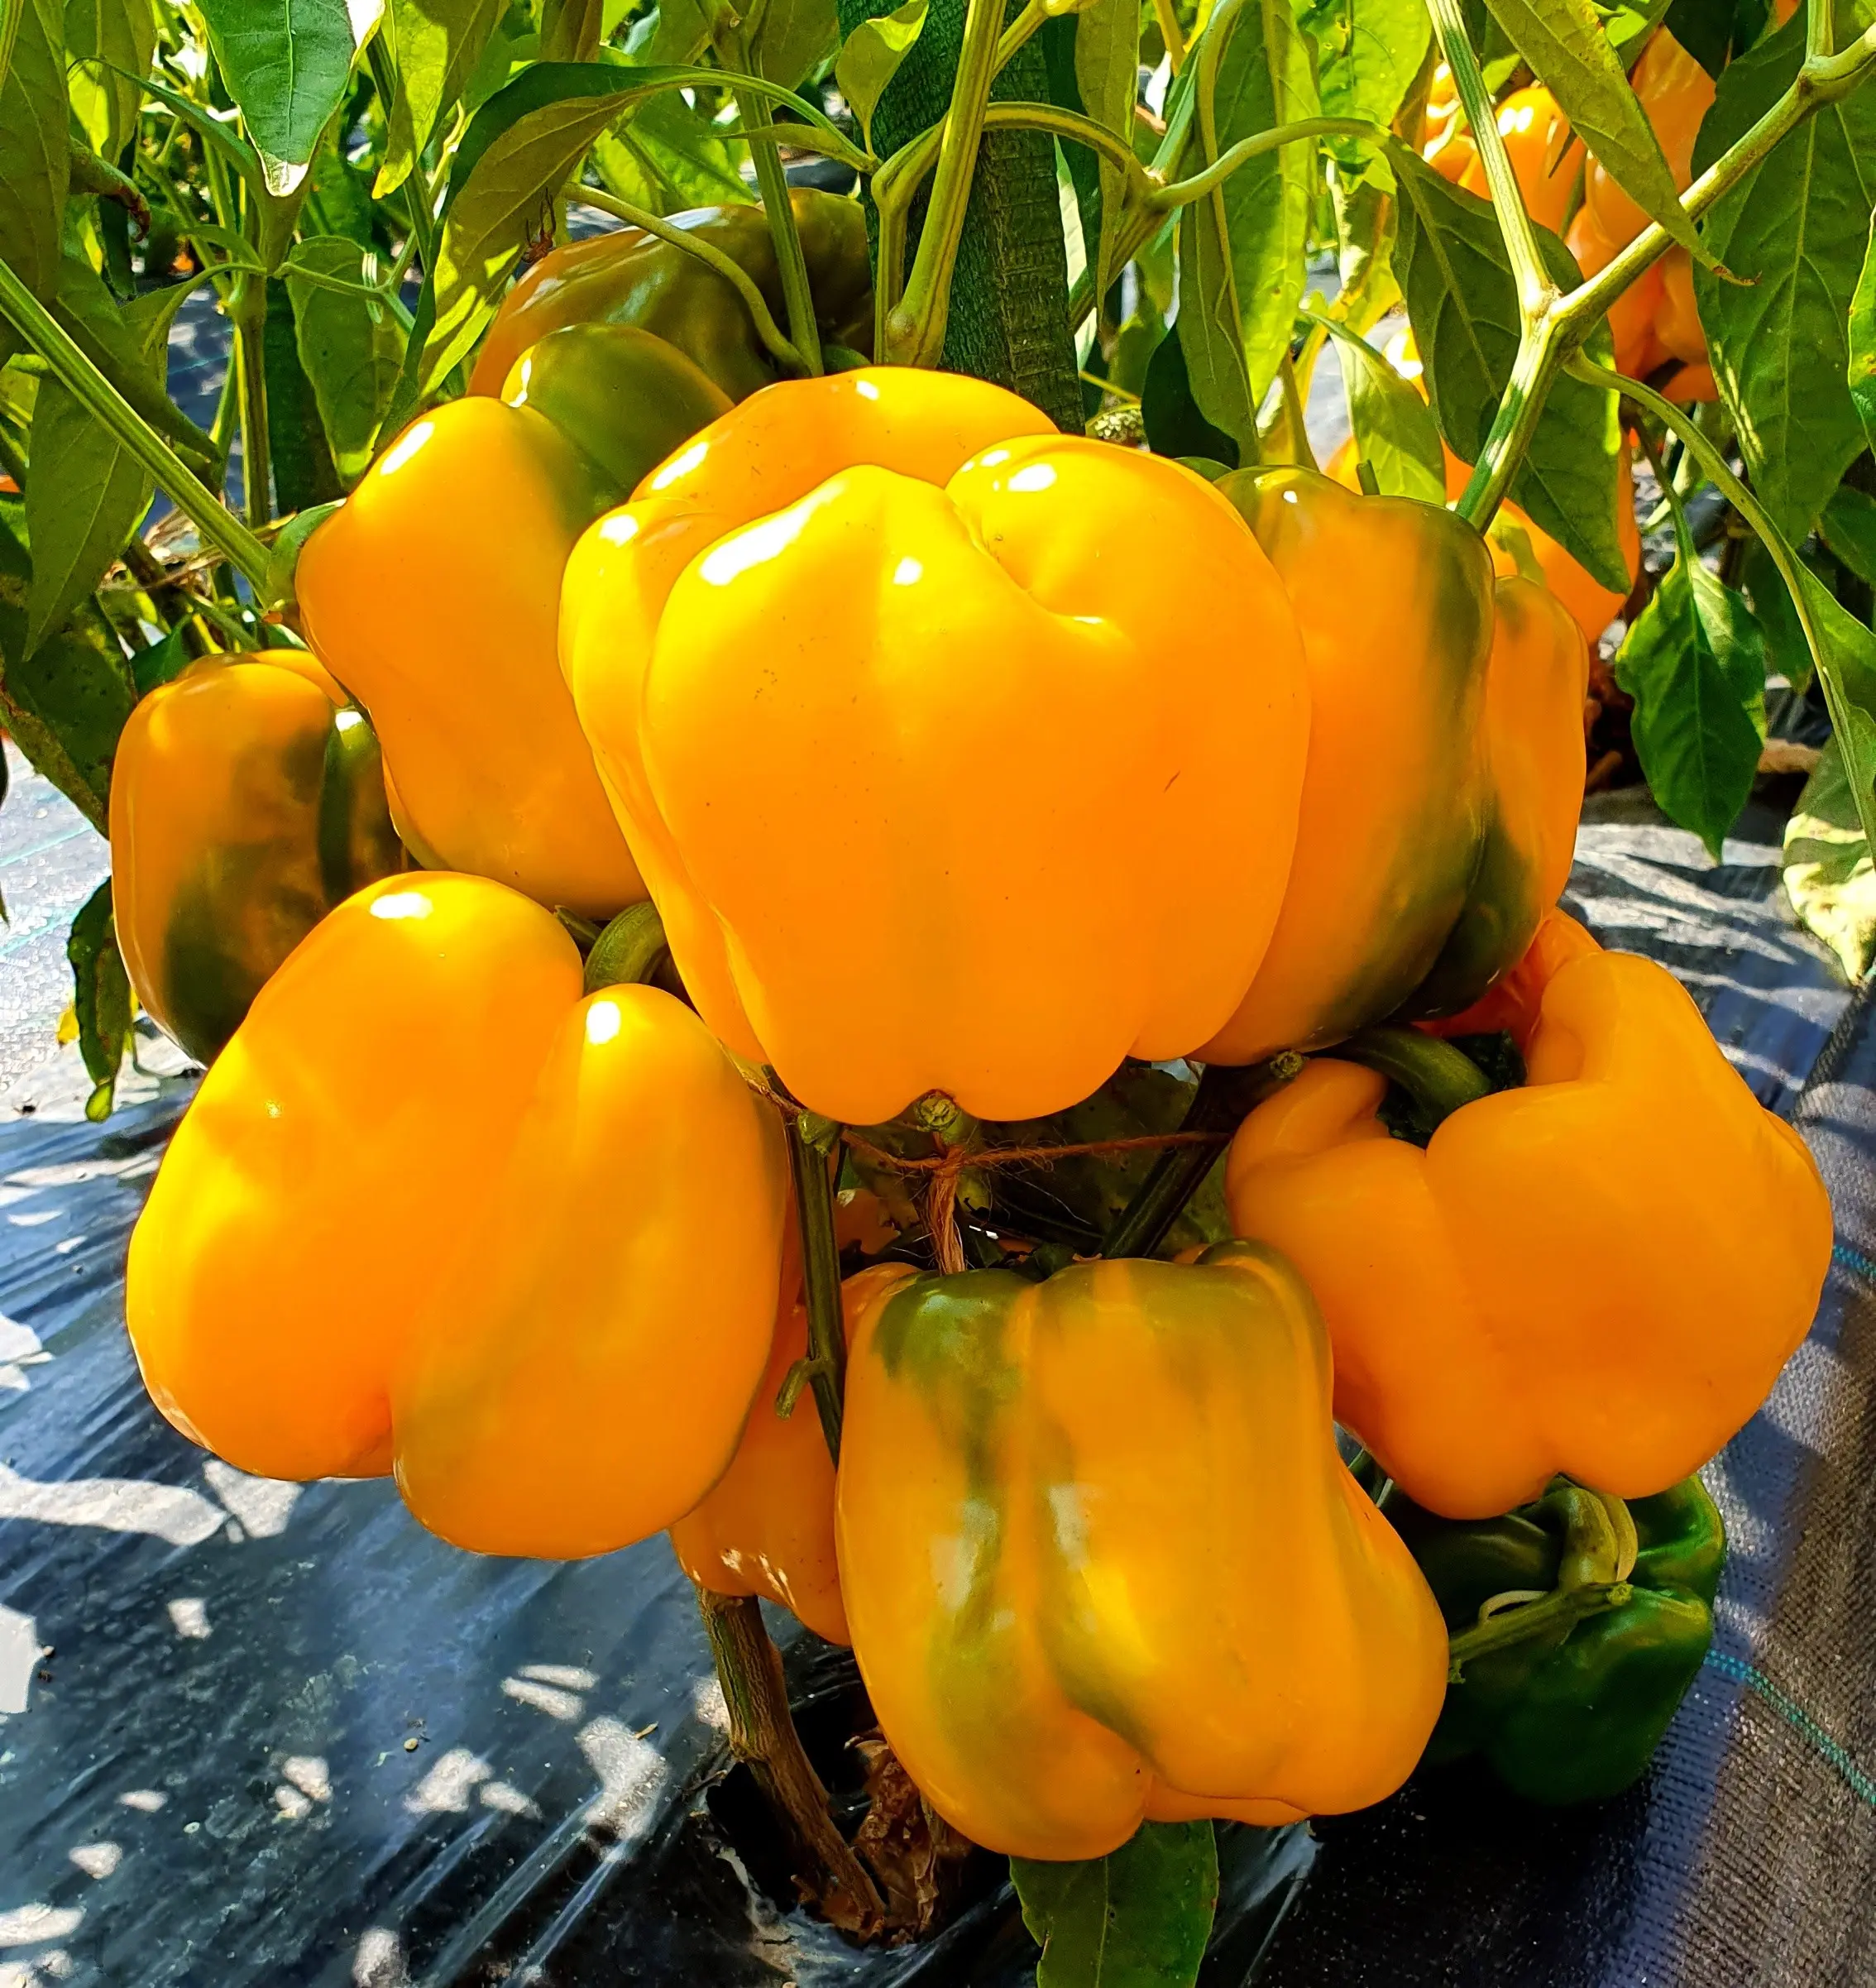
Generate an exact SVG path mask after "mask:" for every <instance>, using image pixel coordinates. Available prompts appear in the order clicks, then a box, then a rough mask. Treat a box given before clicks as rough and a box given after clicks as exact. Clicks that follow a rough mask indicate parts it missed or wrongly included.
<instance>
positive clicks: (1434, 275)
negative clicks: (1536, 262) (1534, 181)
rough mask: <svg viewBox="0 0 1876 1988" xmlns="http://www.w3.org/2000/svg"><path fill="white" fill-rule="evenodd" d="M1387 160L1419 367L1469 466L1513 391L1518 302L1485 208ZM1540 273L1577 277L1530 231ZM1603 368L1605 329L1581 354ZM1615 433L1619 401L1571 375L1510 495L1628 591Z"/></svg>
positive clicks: (1416, 168)
mask: <svg viewBox="0 0 1876 1988" xmlns="http://www.w3.org/2000/svg"><path fill="white" fill-rule="evenodd" d="M1388 156H1389V159H1390V163H1391V164H1392V165H1393V168H1394V174H1395V180H1396V182H1397V183H1398V184H1399V187H1400V216H1399V218H1400V236H1399V241H1398V244H1397V246H1396V249H1395V268H1396V271H1397V273H1398V274H1399V275H1400V286H1401V289H1402V290H1403V292H1404V293H1405V296H1406V299H1407V314H1408V317H1409V319H1410V320H1411V321H1412V323H1413V327H1414V342H1415V343H1416V344H1417V345H1418V346H1419V352H1420V359H1421V362H1422V363H1423V365H1424V366H1425V368H1426V375H1425V377H1426V382H1427V391H1428V395H1429V399H1430V400H1432V402H1433V412H1434V414H1436V415H1437V416H1438V420H1439V427H1440V433H1441V434H1443V435H1444V436H1445V437H1446V438H1447V440H1448V442H1449V443H1451V444H1452V452H1453V453H1454V454H1455V455H1457V457H1459V458H1460V460H1461V461H1462V462H1476V461H1477V460H1478V458H1479V453H1480V451H1481V449H1482V448H1484V446H1485V440H1486V435H1487V434H1489V433H1490V432H1491V424H1492V417H1493V416H1494V415H1495V414H1496V413H1497V411H1498V404H1499V401H1500V398H1501V396H1502V395H1503V394H1504V392H1505V388H1506V387H1507V386H1509V385H1510V380H1511V368H1512V362H1513V361H1514V360H1515V357H1516V356H1517V351H1518V296H1517V287H1516V285H1515V282H1514V281H1513V279H1512V275H1511V266H1510V261H1508V259H1507V257H1506V256H1505V241H1504V237H1502V236H1501V235H1500V232H1499V228H1498V220H1497V217H1496V215H1495V214H1494V213H1492V211H1491V202H1490V201H1489V200H1481V199H1479V198H1478V196H1477V195H1476V194H1469V193H1467V192H1465V191H1464V190H1463V189H1462V188H1459V187H1457V186H1452V185H1449V184H1448V183H1447V181H1446V180H1443V179H1442V178H1441V177H1440V175H1438V173H1437V172H1435V171H1434V170H1433V168H1432V167H1431V166H1430V165H1427V164H1426V163H1425V162H1424V160H1422V159H1421V158H1420V156H1419V154H1418V153H1417V152H1414V151H1410V150H1409V148H1408V147H1407V146H1404V145H1400V144H1398V143H1395V144H1390V146H1389V153H1388ZM1536 232H1537V237H1538V247H1539V250H1540V251H1542V253H1543V258H1544V261H1545V263H1546V265H1547V266H1548V268H1549V269H1550V271H1551V273H1552V274H1553V276H1554V277H1555V278H1556V280H1557V281H1558V284H1559V285H1561V286H1562V287H1563V288H1564V289H1566V290H1568V289H1571V288H1572V287H1573V286H1574V285H1576V284H1577V282H1578V281H1579V280H1581V277H1580V272H1579V271H1577V265H1576V262H1575V261H1574V259H1573V258H1572V256H1571V254H1570V251H1568V250H1567V248H1565V247H1564V246H1563V243H1562V242H1559V241H1558V238H1557V237H1556V236H1554V235H1553V234H1552V233H1551V232H1549V230H1548V228H1539V229H1538V230H1537V231H1536ZM1584 349H1585V350H1586V352H1587V354H1588V355H1589V357H1591V358H1592V359H1594V360H1596V362H1597V363H1598V364H1601V365H1607V364H1608V363H1609V359H1610V352H1611V347H1610V338H1609V328H1608V326H1607V325H1606V324H1603V325H1600V326H1598V327H1597V328H1596V331H1595V332H1594V333H1591V337H1590V338H1589V339H1588V341H1587V342H1586V346H1585V348H1584ZM1620 443H1621V435H1620V426H1619V422H1618V417H1617V410H1616V400H1615V395H1613V394H1611V393H1606V392H1604V391H1603V390H1601V388H1600V387H1595V386H1586V385H1585V384H1584V383H1583V382H1582V381H1579V380H1576V379H1572V378H1571V377H1568V376H1565V377H1563V378H1562V379H1559V380H1558V381H1557V382H1556V384H1555V385H1554V386H1553V387H1552V389H1551V390H1550V395H1549V397H1548V400H1546V401H1545V403H1544V408H1543V414H1541V415H1540V416H1539V420H1538V424H1537V431H1536V433H1535V434H1534V435H1533V436H1532V438H1531V446H1530V450H1529V453H1528V454H1527V455H1526V457H1524V462H1522V463H1521V464H1520V465H1519V469H1518V472H1517V474H1516V475H1515V477H1513V478H1512V481H1511V495H1512V496H1513V497H1514V498H1515V500H1516V501H1517V502H1518V503H1519V505H1522V506H1523V508H1524V510H1526V511H1527V512H1529V515H1530V516H1531V518H1532V520H1534V522H1535V523H1536V524H1538V525H1541V526H1542V527H1543V529H1544V530H1545V531H1547V532H1548V533H1549V534H1550V535H1551V537H1552V538H1553V539H1556V540H1557V541H1558V544H1561V545H1562V546H1563V548H1564V550H1565V551H1566V552H1567V553H1570V555H1571V556H1572V558H1575V559H1577V560H1578V561H1579V562H1580V563H1582V565H1583V566H1585V567H1586V568H1588V570H1589V571H1590V572H1591V573H1592V574H1593V575H1594V576H1595V577H1596V579H1597V580H1599V581H1600V582H1601V583H1602V584H1603V585H1604V586H1605V587H1613V588H1616V589H1619V590H1620V591H1622V592H1626V591H1627V589H1628V587H1629V583H1630V575H1629V570H1628V564H1627V562H1626V560H1625V558H1624V557H1623V554H1622V547H1621V542H1620V539H1619V538H1618V537H1617V535H1616V529H1615V517H1616V508H1615V507H1616V505H1617V504H1618V503H1619V502H1620V501H1621V484H1620Z"/></svg>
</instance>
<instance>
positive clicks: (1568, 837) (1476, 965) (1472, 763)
mask: <svg viewBox="0 0 1876 1988" xmlns="http://www.w3.org/2000/svg"><path fill="white" fill-rule="evenodd" d="M1218 489H1219V491H1221V492H1222V493H1223V495H1224V496H1228V497H1229V498H1230V499H1231V501H1232V503H1233V504H1234V505H1237V508H1238V510H1240V511H1241V512H1242V515H1243V516H1244V518H1245V520H1246V521H1247V523H1248V524H1249V525H1250V526H1251V529H1252V531H1253V532H1254V533H1255V534H1256V537H1257V539H1258V542H1259V543H1260V544H1261V545H1262V547H1263V548H1264V550H1265V551H1266V553H1268V554H1269V555H1270V557H1271V562H1272V563H1273V564H1274V565H1275V568H1276V570H1277V573H1278V576H1279V577H1280V579H1281V580H1282V581H1283V583H1284V586H1285V590H1286V591H1287V592H1288V593H1289V595H1290V602H1291V606H1293V608H1294V609H1295V614H1296V617H1297V621H1298V625H1299V627H1300V628H1301V630H1302V633H1303V647H1304V654H1305V656H1306V657H1307V659H1308V663H1309V704H1310V731H1309V762H1308V769H1307V772H1306V773H1305V775H1304V785H1303V801H1302V807H1301V812H1300V816H1299V826H1298V830H1297V840H1296V853H1295V858H1294V860H1293V861H1292V864H1291V868H1290V884H1289V889H1288V890H1287V892H1286V893H1285V898H1284V903H1283V909H1282V911H1281V913H1280V914H1279V916H1278V919H1277V926H1276V931H1275V934H1274V936H1273V937H1272V938H1271V944H1270V947H1269V950H1268V951H1266V953H1265V955H1264V959H1263V963H1262V965H1261V966H1260V967H1259V969H1258V971H1257V975H1256V979H1255V980H1253V981H1252V982H1251V988H1250V990H1249V992H1248V993H1247V994H1246V996H1245V998H1244V999H1243V1000H1242V1002H1241V1003H1240V1004H1239V1005H1238V1008H1237V1013H1235V1014H1234V1015H1233V1016H1232V1018H1231V1020H1230V1021H1229V1022H1228V1023H1227V1024H1226V1026H1225V1027H1224V1028H1223V1030H1221V1031H1220V1032H1219V1033H1218V1035H1216V1036H1215V1037H1213V1039H1212V1040H1211V1042H1208V1044H1207V1045H1206V1046H1205V1047H1204V1049H1203V1051H1201V1052H1200V1053H1201V1055H1202V1056H1204V1058H1205V1059H1206V1060H1208V1061H1223V1062H1228V1063H1242V1062H1253V1061H1257V1060H1258V1059H1260V1058H1261V1057H1263V1056H1268V1055H1270V1054H1271V1052H1272V1051H1275V1050H1278V1049H1285V1048H1297V1049H1317V1048H1320V1047H1323V1046H1325V1045H1327V1044H1328V1043H1332V1042H1339V1041H1341V1040H1342V1038H1343V1037H1347V1036H1348V1035H1351V1034H1352V1033H1353V1032H1355V1031H1356V1030H1357V1029H1358V1028H1362V1026H1363V1025H1364V1024H1366V1023H1369V1022H1372V1021H1376V1020H1378V1019H1379V1018H1381V1017H1382V1016H1384V1015H1388V1014H1391V1013H1394V1012H1395V1010H1396V1009H1397V1008H1400V1005H1401V1004H1402V1003H1403V1002H1405V1001H1407V1000H1408V999H1409V997H1411V996H1413V995H1414V993H1415V990H1416V989H1423V988H1424V989H1425V994H1424V999H1425V1001H1426V1003H1427V1004H1429V1005H1431V1006H1433V1007H1436V1008H1437V1007H1439V1006H1442V1005H1447V1006H1452V1005H1458V1006H1463V1005H1464V1004H1466V1003H1467V1002H1469V1001H1471V1000H1472V999H1475V998H1476V996H1477V995H1478V994H1480V993H1481V992H1482V991H1483V989H1485V987H1486V985H1488V984H1490V982H1491V980H1492V979H1493V978H1494V977H1495V976H1496V975H1497V974H1498V973H1499V972H1500V971H1502V970H1504V969H1505V967H1507V966H1509V965H1510V964H1511V963H1512V962H1513V961H1514V960H1516V959H1517V958H1518V956H1519V955H1520V954H1521V953H1522V952H1523V951H1524V947H1525V946H1526V945H1527V944H1528V943H1529V940H1530V937H1531V934H1532V933H1533V932H1534V931H1535V930H1536V927H1537V922H1538V919H1539V917H1540V916H1541V915H1542V913H1543V910H1544V908H1545V907H1546V906H1547V905H1548V903H1551V902H1552V901H1553V900H1554V898H1555V897H1556V895H1557V893H1558V891H1559V890H1560V889H1562V888H1563V882H1564V879H1565V878H1566V877H1567V874H1568V870H1569V862H1570V846H1571V841H1572V836H1573V833H1574V831H1575V826H1576V820H1577V808H1578V804H1579V800H1580V797H1581V794H1582V780H1583V746H1582V700H1583V692H1584V686H1585V682H1586V676H1587V671H1588V663H1587V659H1586V655H1585V652H1584V649H1583V644H1582V638H1581V637H1580V636H1579V635H1578V634H1577V630H1576V629H1575V627H1574V626H1573V625H1572V624H1571V623H1570V621H1569V619H1568V617H1567V616H1566V615H1564V613H1563V611H1562V610H1561V609H1560V608H1558V606H1557V605H1556V603H1555V602H1554V601H1552V600H1551V599H1550V597H1549V596H1548V594H1547V593H1546V592H1545V591H1544V590H1543V588H1542V587H1537V586H1534V585H1533V584H1532V583H1531V582H1528V581H1522V580H1517V581H1505V582H1500V583H1499V586H1498V587H1497V588H1496V596H1495V589H1494V586H1493V582H1492V572H1491V558H1490V557H1489V556H1488V554H1487V552H1486V544H1485V541H1484V540H1483V539H1481V537H1480V536H1479V534H1478V533H1477V532H1476V531H1475V530H1474V529H1472V526H1471V525H1467V523H1466V522H1465V521H1464V520H1462V519H1460V518H1457V517H1456V516H1454V515H1453V514H1452V512H1450V511H1447V510H1440V509H1438V507H1436V506H1434V505H1429V504H1421V503H1417V502H1415V501H1413V500H1412V499H1410V498H1405V497H1366V496H1359V495H1357V494H1356V493H1354V492H1352V491H1347V490H1345V489H1343V488H1342V486H1341V485H1340V484H1338V483H1336V482H1333V481H1331V480H1330V479H1329V478H1328V477H1322V476H1318V475H1317V474H1315V472H1313V471H1310V470H1304V469H1295V468H1283V469H1266V470H1249V471H1239V472H1235V473H1233V474H1232V475H1231V476H1228V477H1225V478H1223V480H1222V481H1221V482H1220V483H1219V485H1218ZM1356 570H1359V572H1361V574H1362V584H1361V585H1360V586H1359V587H1353V586H1351V585H1349V584H1348V575H1349V574H1350V572H1353V571H1356Z"/></svg>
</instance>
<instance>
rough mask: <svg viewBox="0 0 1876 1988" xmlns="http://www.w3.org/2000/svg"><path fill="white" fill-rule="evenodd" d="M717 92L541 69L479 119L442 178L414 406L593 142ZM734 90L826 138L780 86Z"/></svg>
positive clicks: (564, 68)
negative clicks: (663, 102) (647, 103)
mask: <svg viewBox="0 0 1876 1988" xmlns="http://www.w3.org/2000/svg"><path fill="white" fill-rule="evenodd" d="M722 80H723V74H722V71H721V70H720V69H687V68H669V69H667V68H656V69H651V68H646V69H640V68H634V67H629V66H627V65H624V64H612V63H591V62H538V63H535V64H534V65H532V66H531V67H530V68H528V69H524V70H523V71H522V73H521V74H519V75H518V76H517V77H515V78H514V80H513V81H512V82H510V83H508V84H505V85H504V86H503V87H502V88H501V89H499V90H498V91H496V93H495V95H494V96H492V97H491V98H490V99H489V101H488V102H487V103H485V104H484V105H483V106H482V108H481V109H480V110H479V111H477V112H476V115H475V117H474V118H473V119H472V120H471V123H470V126H469V129H468V131H467V133H466V134H465V135H464V137H463V140H462V145H461V146H459V147H458V148H457V154H456V157H455V160H454V161H453V163H452V165H451V168H450V194H449V205H448V207H447V209H446V211H445V213H444V218H443V229H442V234H441V239H440V241H439V242H438V248H437V266H436V268H435V271H433V275H432V277H430V278H427V279H426V280H425V283H424V289H425V290H426V292H427V293H428V294H429V295H430V296H431V298H432V299H433V306H432V308H433V314H434V322H433V328H431V329H430V330H429V332H428V335H427V338H426V340H425V343H424V348H423V357H422V360H421V363H420V366H419V371H418V375H417V382H416V384H417V390H418V392H419V395H425V394H428V393H430V392H432V391H433V390H434V389H435V387H436V386H438V383H439V382H440V381H442V380H443V377H444V376H445V375H446V374H447V372H448V371H449V370H450V368H451V367H452V366H454V365H455V364H456V363H457V361H458V360H460V359H462V358H463V357H466V356H467V354H468V352H470V351H471V348H472V347H474V345H475V343H476V340H477V339H478V338H480V337H481V334H482V332H483V330H484V328H486V325H487V323H488V321H489V319H491V318H492V317H493V316H494V315H495V306H496V304H497V302H498V301H499V299H500V293H501V290H502V286H503V285H504V284H505V282H506V281H507V280H508V276H509V273H510V271H511V270H512V269H513V268H514V264H515V262H516V261H517V260H518V259H519V256H520V254H521V251H522V249H523V247H524V246H525V245H526V242H527V240H528V237H529V231H530V230H531V229H532V228H534V227H535V226H536V225H537V224H538V223H539V222H540V221H541V219H542V218H543V213H545V212H546V210H547V209H548V207H549V205H550V204H551V203H552V201H553V197H554V195H555V194H558V192H559V190H560V189H561V188H562V186H563V185H564V184H566V182H567V178H568V176H569V175H571V174H572V172H573V170H574V169H575V168H576V167H577V165H579V163H580V161H581V159H582V158H583V157H584V156H586V149H587V147H588V146H590V145H591V144H592V142H593V141H594V140H595V139H596V138H597V137H598V136H599V135H600V133H601V132H603V131H604V130H605V128H606V127H608V126H609V125H610V124H611V123H612V122H614V120H615V119H616V118H617V117H620V116H621V115H622V114H623V113H625V112H626V111H629V110H630V109H631V108H633V107H634V105H636V104H638V103H642V102H644V100H645V99H646V98H651V97H655V96H658V95H659V94H661V93H663V92H666V91H669V90H676V89H685V88H687V87H693V86H695V85H696V84H711V85H720V84H721V82H722ZM737 87H738V88H739V89H741V90H744V91H745V92H748V93H752V94H754V95H757V96H762V97H766V98H769V99H771V100H772V101H774V102H777V103H786V104H787V105H788V106H789V108H791V109H792V110H794V111H795V112H796V113H797V115H799V116H801V117H804V118H805V119H806V120H807V122H810V123H811V124H814V125H816V126H817V127H821V128H822V129H825V130H829V131H831V130H833V128H834V127H833V126H832V125H830V123H829V122H828V120H827V119H826V117H824V116H823V115H822V114H821V112H820V111H818V110H816V108H814V107H813V106H812V105H811V104H809V103H804V102H803V101H802V98H799V97H797V96H796V95H795V94H794V93H792V91H790V90H786V89H782V88H781V87H779V86H778V85H777V84H768V83H764V82H763V81H762V79H759V78H757V77H752V76H745V77H743V78H741V79H739V82H738V85H737ZM419 322H421V314H420V315H419Z"/></svg>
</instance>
